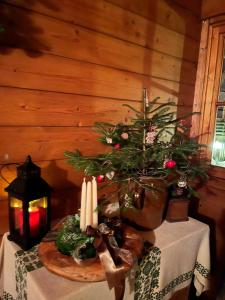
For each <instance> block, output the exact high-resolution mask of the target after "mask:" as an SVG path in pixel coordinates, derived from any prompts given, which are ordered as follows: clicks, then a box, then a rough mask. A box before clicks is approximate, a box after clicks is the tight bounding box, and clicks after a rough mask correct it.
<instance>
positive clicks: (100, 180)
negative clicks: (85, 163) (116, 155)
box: [96, 175, 105, 183]
mask: <svg viewBox="0 0 225 300" xmlns="http://www.w3.org/2000/svg"><path fill="white" fill-rule="evenodd" d="M96 179H97V182H98V183H101V182H103V181H104V179H105V176H104V175H98V176H97V178H96Z"/></svg>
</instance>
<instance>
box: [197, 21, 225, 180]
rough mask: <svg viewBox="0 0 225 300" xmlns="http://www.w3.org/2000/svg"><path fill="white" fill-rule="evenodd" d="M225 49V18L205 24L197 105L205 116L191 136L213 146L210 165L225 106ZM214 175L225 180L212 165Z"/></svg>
mask: <svg viewBox="0 0 225 300" xmlns="http://www.w3.org/2000/svg"><path fill="white" fill-rule="evenodd" d="M224 47H225V16H224V17H221V16H220V17H218V18H210V19H207V20H205V21H203V23H202V33H201V41H200V50H199V60H198V69H197V76H196V85H195V95H194V103H193V111H195V112H200V113H201V114H200V115H194V116H193V118H192V130H191V135H192V136H193V137H197V138H198V141H199V143H202V144H206V145H208V146H209V147H208V149H207V151H206V152H207V153H206V154H207V157H208V159H209V160H210V161H211V156H212V150H211V149H212V148H211V147H212V143H213V140H214V131H215V124H216V109H217V106H225V101H224V103H222V102H218V95H219V90H220V82H221V74H222V66H223V56H224V49H225V48H224ZM221 103H222V105H221ZM219 104H220V105H219ZM210 173H211V175H212V176H215V177H218V178H223V179H225V168H224V167H219V166H213V165H212V166H211V170H210Z"/></svg>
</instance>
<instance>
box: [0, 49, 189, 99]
mask: <svg viewBox="0 0 225 300" xmlns="http://www.w3.org/2000/svg"><path fill="white" fill-rule="evenodd" d="M2 49H3V48H2ZM3 50H4V51H5V52H6V53H7V51H9V52H10V53H9V54H8V55H7V57H8V59H7V60H0V68H1V74H2V76H1V77H0V85H1V86H14V87H19V88H29V89H38V90H47V91H56V92H61V91H63V92H65V93H76V94H86V95H95V96H100V97H112V98H117V99H129V100H139V101H140V99H141V97H142V88H143V87H147V88H149V89H150V90H152V93H154V89H156V90H158V91H157V92H158V95H160V94H161V91H162V92H164V94H165V93H167V95H168V96H171V95H172V96H175V94H179V93H180V92H181V91H182V88H180V84H179V82H177V81H172V80H170V81H168V80H165V79H159V78H154V77H149V76H144V75H142V74H138V73H131V72H125V71H120V70H115V69H112V68H108V67H102V66H99V65H95V64H89V63H86V62H79V61H75V60H68V59H66V58H60V57H58V56H52V55H47V54H43V55H41V56H37V57H32V56H27V55H26V54H25V53H24V51H23V50H19V49H16V50H15V49H14V50H12V51H10V49H9V48H4V49H3ZM29 53H30V52H29ZM30 54H32V53H30ZM43 66H45V67H44V68H43ZM156 68H157V69H158V72H159V73H161V74H163V73H162V72H161V69H160V68H159V66H157V67H156ZM171 72H172V70H171ZM186 72H187V73H188V70H185V71H184V70H182V74H186ZM167 73H168V76H170V77H172V76H174V77H176V79H177V80H178V78H182V74H179V75H178V74H174V73H173V72H172V74H169V71H167ZM191 73H192V74H193V72H191ZM184 76H186V75H184ZM187 76H188V77H190V76H191V74H188V75H187ZM193 80H194V78H190V81H192V82H193ZM184 85H185V84H184ZM115 87H116V88H115ZM190 90H191V91H192V90H193V86H191V87H190Z"/></svg>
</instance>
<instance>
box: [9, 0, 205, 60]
mask: <svg viewBox="0 0 225 300" xmlns="http://www.w3.org/2000/svg"><path fill="white" fill-rule="evenodd" d="M3 2H7V3H12V4H16V5H18V6H19V7H26V8H28V9H31V10H32V11H37V12H39V13H43V14H46V15H49V16H54V17H57V18H59V19H60V20H63V21H67V22H70V23H72V24H76V25H81V26H84V27H86V28H90V29H92V30H93V29H94V30H96V31H98V32H102V33H104V34H107V35H110V36H114V37H116V38H118V37H119V38H120V39H122V40H125V41H129V42H132V43H135V44H139V45H141V46H144V47H145V48H150V49H156V50H158V51H160V52H163V53H166V54H170V55H173V56H177V57H180V58H186V59H189V60H191V61H193V60H194V61H196V60H197V55H196V53H197V52H196V48H198V39H199V31H200V26H199V24H198V27H197V22H196V21H195V22H194V23H193V22H192V23H191V24H189V26H186V27H189V28H193V29H194V30H195V38H196V39H197V40H195V41H194V40H193V39H189V37H187V36H186V30H187V29H185V30H184V31H185V32H182V33H181V34H179V33H177V32H176V30H174V28H173V29H172V30H170V29H168V26H167V25H166V24H163V25H164V26H161V25H160V22H159V23H158V22H156V20H154V21H151V20H150V19H149V20H147V19H146V18H143V17H141V16H139V15H138V14H137V12H136V13H132V12H130V11H129V10H128V9H129V7H127V3H126V2H125V1H123V0H122V1H121V2H122V3H124V5H123V7H122V8H120V7H119V6H115V5H113V4H112V3H109V2H106V1H102V0H96V1H90V0H83V1H82V0H76V2H74V1H73V0H66V1H65V0H64V1H63V2H62V7H60V9H58V7H57V4H56V2H55V1H53V0H52V1H48V2H51V3H52V6H48V5H45V4H44V2H43V3H40V2H39V1H38V2H35V1H34V2H32V1H31V2H30V1H24V0H4V1H3ZM161 2H162V1H161ZM164 2H165V1H164ZM149 3H150V6H151V11H152V14H153V15H155V16H158V15H165V14H164V13H163V11H162V10H161V7H159V8H158V7H156V4H155V1H151V2H149ZM143 4H144V3H143ZM164 5H165V3H164ZM170 6H171V7H172V8H174V5H173V4H172V3H171V4H170ZM141 7H143V6H142V4H141ZM8 15H10V14H7V17H8ZM176 15H177V13H176ZM178 15H179V16H180V18H181V19H182V20H185V22H187V20H190V16H193V14H191V13H189V14H188V13H187V12H184V10H182V9H181V8H180V11H178ZM105 16H107V18H105ZM12 17H13V15H12ZM167 18H168V15H167ZM171 19H172V18H171ZM195 19H197V18H196V17H195ZM21 20H24V19H23V18H21ZM26 20H27V18H26ZM27 21H28V22H30V23H31V25H32V26H34V28H35V29H36V30H37V33H36V34H35V37H36V36H38V31H39V30H38V29H39V26H40V24H39V26H38V27H36V26H35V24H33V20H32V17H31V16H30V17H29V19H28V20H27ZM23 22H24V21H22V23H23ZM195 25H196V26H195ZM196 29H197V30H196ZM165 37H166V39H165ZM184 39H185V42H186V43H187V44H189V45H190V47H189V48H190V49H189V51H187V52H186V51H185V49H184V47H183V45H184ZM165 43H166V44H165Z"/></svg>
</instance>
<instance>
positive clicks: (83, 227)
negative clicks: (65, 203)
mask: <svg viewBox="0 0 225 300" xmlns="http://www.w3.org/2000/svg"><path fill="white" fill-rule="evenodd" d="M86 196H87V184H86V181H85V178H84V180H83V183H82V189H81V204H80V229H81V230H82V231H85V230H86V220H85V219H86V198H87V197H86Z"/></svg>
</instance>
